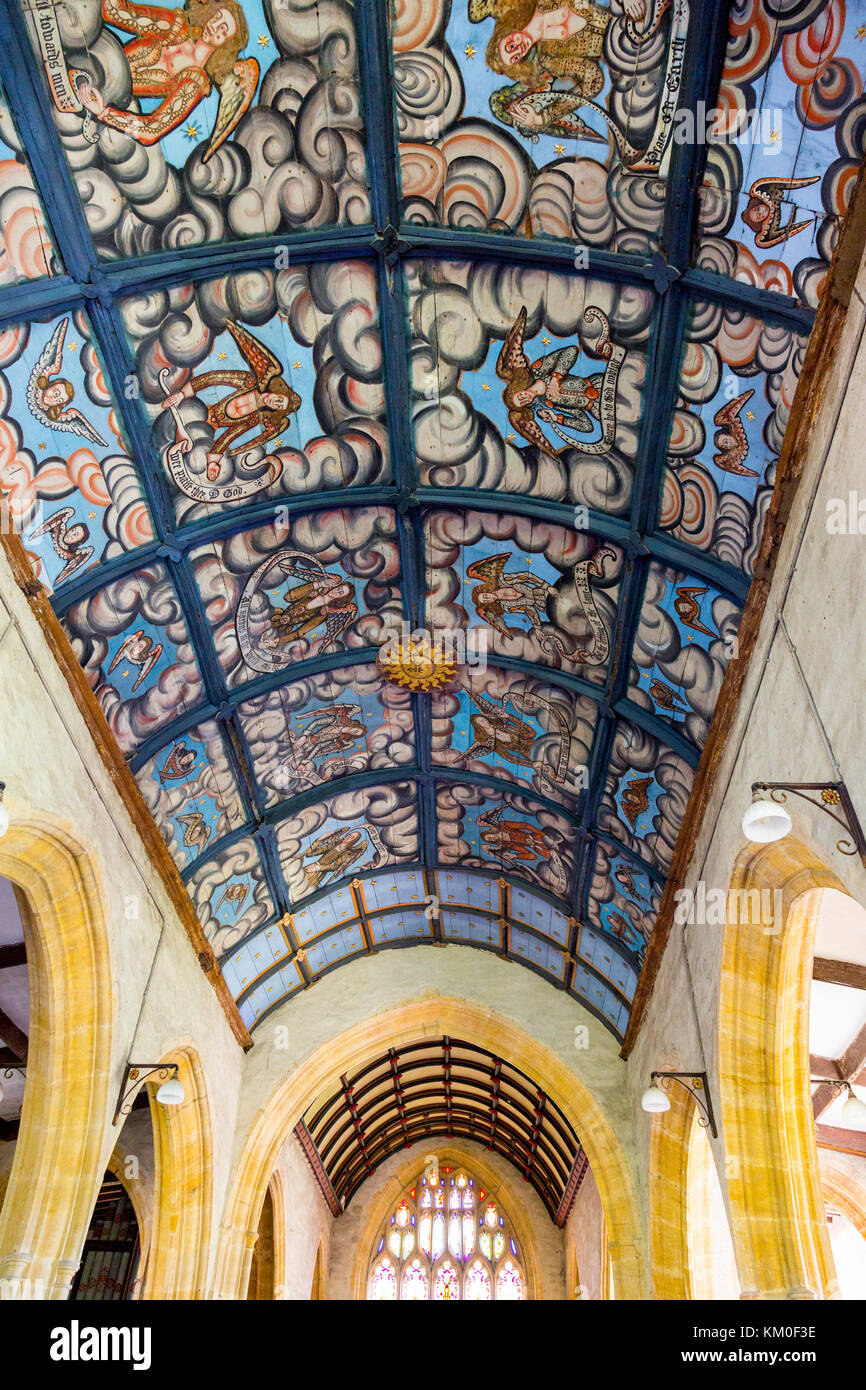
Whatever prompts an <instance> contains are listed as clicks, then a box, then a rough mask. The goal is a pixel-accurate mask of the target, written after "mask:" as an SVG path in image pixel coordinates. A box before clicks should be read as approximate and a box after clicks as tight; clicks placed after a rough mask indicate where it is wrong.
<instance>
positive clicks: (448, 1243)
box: [369, 1165, 526, 1303]
mask: <svg viewBox="0 0 866 1390" xmlns="http://www.w3.org/2000/svg"><path fill="white" fill-rule="evenodd" d="M434 1181H435V1180H434ZM413 1227H414V1230H413ZM416 1231H417V1237H418V1238H417V1242H416V1240H415V1232H416ZM384 1247H387V1252H386V1253H385V1255H384V1256H383V1255H382V1250H383V1248H384ZM375 1249H376V1254H375V1255H374V1256H373V1259H372V1262H371V1269H370V1286H369V1296H370V1298H375V1299H388V1300H398V1299H399V1300H400V1301H403V1300H406V1301H407V1302H408V1301H410V1300H412V1301H417V1300H419V1299H420V1300H421V1301H423V1302H434V1303H444V1302H446V1301H448V1300H451V1299H455V1300H460V1299H463V1300H468V1301H470V1302H490V1301H491V1300H493V1299H512V1300H513V1299H524V1298H525V1297H526V1289H525V1283H524V1276H523V1271H522V1265H521V1259H520V1249H519V1246H518V1243H517V1240H516V1239H515V1237H514V1234H513V1232H512V1230H511V1225H510V1222H509V1221H508V1220H507V1218H506V1216H505V1214H504V1213H503V1211H502V1210H501V1208H500V1207H499V1204H498V1203H497V1202H496V1201H495V1200H494V1199H493V1198H492V1197H491V1196H490V1194H489V1193H486V1192H484V1190H483V1189H480V1188H479V1187H478V1184H477V1183H476V1182H475V1180H474V1179H473V1178H472V1177H471V1175H470V1174H469V1173H467V1172H466V1171H465V1170H464V1169H462V1168H461V1169H457V1170H455V1169H453V1168H449V1167H446V1166H445V1165H443V1166H442V1168H441V1169H440V1170H439V1176H438V1181H437V1182H436V1185H435V1186H433V1184H432V1183H431V1182H430V1181H428V1182H425V1181H424V1179H423V1177H422V1178H419V1179H418V1181H417V1182H416V1183H415V1184H414V1185H413V1186H412V1187H411V1188H409V1189H408V1191H407V1192H406V1193H405V1195H404V1196H403V1197H402V1199H401V1200H400V1202H399V1203H398V1204H397V1206H396V1207H395V1208H394V1209H393V1211H392V1212H390V1213H389V1215H388V1218H387V1219H386V1221H385V1223H384V1228H383V1229H380V1231H379V1234H378V1237H377V1243H376V1247H375Z"/></svg>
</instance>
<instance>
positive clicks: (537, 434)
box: [496, 305, 625, 457]
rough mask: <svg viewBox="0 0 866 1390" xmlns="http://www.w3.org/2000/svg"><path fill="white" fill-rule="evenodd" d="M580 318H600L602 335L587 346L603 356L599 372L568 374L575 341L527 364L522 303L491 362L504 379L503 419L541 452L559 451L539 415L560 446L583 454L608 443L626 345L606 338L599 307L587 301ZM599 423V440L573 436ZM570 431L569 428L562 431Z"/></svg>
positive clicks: (575, 352) (606, 324)
mask: <svg viewBox="0 0 866 1390" xmlns="http://www.w3.org/2000/svg"><path fill="white" fill-rule="evenodd" d="M583 321H584V323H600V324H601V327H602V331H601V335H600V337H599V338H598V340H597V342H596V344H595V346H594V347H593V348H592V349H591V351H592V352H593V354H594V355H595V356H597V357H601V358H603V359H605V360H606V363H607V365H606V367H605V370H604V372H603V373H602V372H595V373H594V374H593V375H592V376H589V377H583V376H572V375H571V369H572V367H573V366H574V364H575V362H576V361H577V358H578V352H579V349H578V348H576V347H574V346H569V347H564V348H558V349H557V350H556V351H555V352H549V353H547V354H546V356H544V357H539V358H538V359H537V361H535V362H533V363H531V364H530V362H529V361H528V359H527V356H526V352H525V351H524V346H523V340H524V337H525V335H526V306H525V305H524V306H523V307H522V308H521V310H520V313H519V314H518V315H517V318H516V319H515V321H514V324H513V325H512V327H511V330H510V331H509V333H508V336H507V338H506V339H505V342H504V343H503V345H502V351H501V352H500V354H499V359H498V361H497V363H496V375H497V376H498V377H500V378H501V379H502V380H503V381H505V382H506V383H507V385H506V387H505V389H504V391H503V392H502V399H503V401H504V402H505V404H506V406H507V407H508V420H509V423H510V424H511V425H512V426H513V428H514V429H516V430H519V432H520V433H521V434H522V435H523V437H524V439H527V440H528V441H529V443H530V444H535V445H537V446H538V448H539V449H540V450H541V452H542V453H544V454H548V455H550V456H551V457H555V456H556V455H557V454H560V453H562V452H563V450H562V448H554V447H553V446H552V445H551V444H550V443H549V442H548V440H547V438H546V436H545V434H544V432H543V430H542V429H541V426H540V425H539V423H538V421H539V420H543V421H544V422H545V424H547V425H549V426H550V428H551V429H552V430H553V432H554V433H555V434H557V435H559V437H560V439H564V440H565V447H568V448H571V449H578V450H579V451H580V452H581V453H582V454H602V453H605V452H606V451H607V450H608V449H609V448H610V447H611V445H612V444H613V440H614V435H615V433H616V383H617V378H618V376H619V370H620V367H621V366H622V363H623V360H624V358H625V349H624V348H621V347H617V346H616V345H615V344H614V343H612V342H611V340H610V324H609V322H608V319H607V316H606V315H605V314H603V313H602V311H601V309H596V308H595V307H593V306H590V307H589V308H588V309H586V310H585V311H584V315H583ZM596 421H597V422H598V423H599V424H600V425H601V427H602V435H601V438H600V439H597V440H594V441H592V442H591V443H587V442H586V441H585V440H582V439H578V438H575V435H580V434H592V433H593V432H594V429H595V423H594V422H596ZM566 431H569V433H566Z"/></svg>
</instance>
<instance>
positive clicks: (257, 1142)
mask: <svg viewBox="0 0 866 1390" xmlns="http://www.w3.org/2000/svg"><path fill="white" fill-rule="evenodd" d="M443 1032H444V1033H448V1034H451V1035H452V1036H454V1037H462V1038H465V1039H467V1040H470V1041H474V1042H477V1043H478V1044H479V1045H481V1046H484V1047H489V1048H490V1049H491V1051H494V1052H497V1053H500V1054H501V1055H503V1056H506V1057H507V1058H508V1059H509V1060H510V1061H511V1062H513V1064H514V1065H515V1066H518V1067H520V1068H521V1069H522V1070H524V1071H526V1072H527V1074H528V1075H531V1076H533V1077H534V1078H535V1079H536V1080H537V1081H538V1083H539V1085H541V1086H543V1087H544V1089H545V1091H546V1092H547V1094H548V1095H549V1096H550V1097H551V1099H552V1100H555V1101H556V1103H557V1105H559V1106H560V1108H561V1109H562V1110H563V1112H564V1113H565V1114H566V1116H567V1117H568V1119H569V1121H570V1122H571V1123H572V1124H573V1126H574V1128H575V1129H576V1131H577V1133H578V1134H579V1135H580V1139H581V1142H582V1144H583V1147H584V1150H585V1152H586V1155H587V1158H588V1159H589V1163H590V1166H591V1168H592V1170H593V1173H594V1174H595V1178H596V1182H597V1184H598V1187H599V1192H600V1195H601V1200H602V1205H603V1207H604V1210H605V1216H606V1223H607V1225H606V1229H607V1236H608V1250H609V1252H610V1256H611V1260H612V1261H613V1264H614V1267H615V1274H616V1290H617V1296H618V1297H620V1298H641V1297H643V1294H644V1263H643V1253H642V1252H643V1243H642V1236H641V1232H640V1223H639V1220H638V1216H637V1207H636V1203H635V1197H634V1189H633V1184H632V1177H631V1172H630V1170H629V1167H628V1164H627V1161H626V1158H625V1154H624V1152H623V1149H622V1146H621V1144H620V1142H619V1139H618V1138H617V1135H616V1131H615V1130H614V1127H613V1125H612V1124H611V1122H610V1120H609V1119H608V1117H607V1115H606V1113H605V1111H604V1109H603V1108H602V1106H601V1104H600V1102H599V1101H598V1100H597V1098H596V1097H595V1096H594V1095H593V1094H592V1092H591V1091H590V1090H589V1089H588V1088H587V1087H586V1086H585V1085H584V1083H583V1082H582V1081H581V1079H580V1078H579V1077H578V1076H577V1075H576V1074H575V1072H574V1071H573V1070H571V1068H569V1067H568V1066H566V1064H565V1063H564V1062H563V1061H562V1060H561V1059H560V1058H559V1057H558V1056H557V1055H556V1054H555V1053H554V1052H553V1051H551V1050H550V1049H549V1048H548V1047H546V1046H544V1045H543V1044H541V1043H539V1042H538V1040H537V1039H535V1038H532V1037H531V1036H530V1035H529V1034H527V1033H525V1032H524V1031H523V1030H522V1029H521V1028H520V1027H518V1026H517V1025H516V1024H515V1023H514V1022H513V1020H512V1019H510V1018H507V1017H505V1016H504V1015H500V1014H497V1013H496V1012H495V1011H494V1010H492V1009H490V1008H488V1007H486V1006H484V1007H482V1006H480V1005H476V1004H473V1003H470V1002H469V1001H467V1000H465V999H454V998H444V997H442V996H434V997H432V998H427V999H423V1000H413V1001H412V1002H410V1003H406V1004H400V1005H396V1006H394V1007H392V1008H390V1009H385V1010H382V1011H380V1012H379V1013H377V1014H376V1015H375V1018H373V1019H365V1020H363V1021H362V1022H360V1023H357V1024H354V1025H353V1026H352V1027H351V1028H348V1029H346V1031H345V1032H343V1033H342V1034H340V1035H338V1036H337V1037H334V1038H332V1039H330V1040H329V1041H328V1042H327V1043H325V1044H323V1045H322V1046H321V1047H319V1048H318V1049H317V1050H316V1051H315V1052H314V1053H313V1054H312V1055H311V1056H310V1057H308V1058H307V1059H306V1060H305V1062H304V1064H303V1066H301V1067H298V1068H296V1070H295V1071H294V1072H293V1073H291V1074H290V1075H289V1076H287V1077H284V1078H283V1079H282V1080H281V1081H280V1082H279V1083H278V1085H277V1086H276V1088H275V1090H274V1091H273V1092H272V1094H271V1096H270V1099H269V1100H268V1101H267V1103H266V1104H264V1105H263V1106H262V1107H261V1108H260V1110H259V1112H258V1114H257V1116H256V1118H255V1120H254V1121H253V1124H252V1126H251V1129H250V1132H249V1134H248V1136H247V1139H246V1142H245V1143H244V1146H243V1149H242V1150H241V1155H240V1158H239V1161H238V1164H237V1167H236V1169H235V1172H234V1175H233V1178H232V1181H231V1184H230V1189H229V1194H228V1197H227V1201H226V1215H225V1220H224V1223H223V1228H222V1238H221V1244H220V1250H219V1255H218V1260H217V1273H216V1279H215V1293H216V1296H217V1297H220V1298H236V1297H238V1290H239V1289H243V1288H244V1287H245V1284H244V1280H245V1279H246V1278H247V1277H248V1272H249V1260H250V1253H251V1249H252V1243H253V1242H254V1240H255V1226H254V1219H253V1218H254V1215H255V1214H256V1213H257V1212H258V1211H259V1209H260V1206H261V1202H262V1200H263V1197H264V1189H265V1187H266V1186H267V1182H268V1178H269V1176H270V1173H271V1172H272V1171H273V1168H274V1165H275V1163H276V1160H277V1155H278V1153H279V1150H280V1147H281V1145H282V1144H283V1142H284V1141H285V1137H286V1135H287V1134H288V1133H289V1132H290V1131H291V1129H292V1128H293V1126H294V1125H295V1124H296V1122H297V1120H298V1119H299V1118H300V1116H301V1115H302V1114H303V1113H304V1111H305V1109H306V1108H307V1107H308V1106H309V1105H310V1103H311V1102H312V1101H313V1100H314V1098H315V1097H316V1096H317V1095H319V1094H320V1093H322V1092H323V1091H324V1090H326V1089H327V1088H329V1087H331V1086H333V1085H334V1084H336V1083H337V1082H338V1080H339V1077H340V1075H341V1074H343V1073H344V1072H347V1071H352V1070H354V1069H355V1068H357V1067H359V1066H362V1065H363V1064H364V1063H365V1062H366V1061H367V1060H369V1058H370V1057H371V1056H374V1055H376V1053H377V1052H379V1051H381V1050H382V1048H383V1047H399V1046H401V1045H404V1044H407V1043H409V1042H413V1041H417V1039H418V1038H423V1037H430V1036H439V1035H441V1034H442V1033H443Z"/></svg>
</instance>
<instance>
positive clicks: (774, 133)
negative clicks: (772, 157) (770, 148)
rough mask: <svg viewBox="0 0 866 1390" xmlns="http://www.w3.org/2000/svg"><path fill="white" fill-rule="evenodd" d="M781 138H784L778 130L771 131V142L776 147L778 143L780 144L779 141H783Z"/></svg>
mask: <svg viewBox="0 0 866 1390" xmlns="http://www.w3.org/2000/svg"><path fill="white" fill-rule="evenodd" d="M781 138H782V137H781V136H780V134H779V132H778V130H771V131H770V140H771V142H772V143H773V144H774V145H778V143H779V141H780V140H781Z"/></svg>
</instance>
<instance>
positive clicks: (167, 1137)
mask: <svg viewBox="0 0 866 1390" xmlns="http://www.w3.org/2000/svg"><path fill="white" fill-rule="evenodd" d="M160 1060H161V1061H162V1062H166V1063H176V1064H177V1069H178V1070H177V1079H178V1081H179V1082H180V1083H181V1085H182V1086H183V1089H184V1099H183V1101H182V1102H181V1104H180V1105H158V1104H155V1102H154V1097H155V1093H156V1090H157V1089H158V1083H148V1091H149V1093H150V1096H151V1114H152V1116H153V1148H154V1169H155V1179H154V1211H153V1232H152V1236H151V1245H150V1258H149V1261H148V1267H147V1272H146V1274H145V1280H144V1291H143V1293H142V1298H147V1299H158V1298H164V1299H172V1300H177V1299H198V1298H205V1297H207V1293H206V1287H207V1274H208V1260H209V1255H210V1230H211V1208H212V1200H213V1198H212V1192H213V1134H212V1129H211V1119H210V1107H209V1105H208V1099H207V1092H206V1089H205V1081H204V1072H203V1069H202V1065H201V1061H200V1060H199V1057H198V1054H197V1053H196V1052H195V1051H194V1050H193V1049H192V1048H189V1047H183V1048H177V1049H176V1050H175V1051H172V1052H168V1053H166V1054H165V1055H164V1056H163V1057H162V1058H161V1059H160ZM263 1195H264V1194H263Z"/></svg>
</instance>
